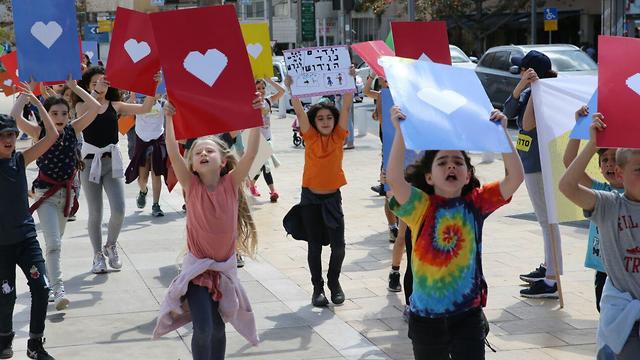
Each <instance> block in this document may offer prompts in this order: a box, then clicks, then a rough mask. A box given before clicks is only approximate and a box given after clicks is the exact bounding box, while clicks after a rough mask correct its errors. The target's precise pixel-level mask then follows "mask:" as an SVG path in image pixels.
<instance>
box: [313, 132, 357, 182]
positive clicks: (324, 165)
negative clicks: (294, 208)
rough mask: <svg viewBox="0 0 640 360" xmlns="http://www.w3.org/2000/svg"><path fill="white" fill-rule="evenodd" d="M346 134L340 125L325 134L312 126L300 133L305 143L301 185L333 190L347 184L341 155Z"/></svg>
mask: <svg viewBox="0 0 640 360" xmlns="http://www.w3.org/2000/svg"><path fill="white" fill-rule="evenodd" d="M348 134H349V132H348V131H347V130H345V129H343V128H342V127H340V125H336V127H335V128H334V129H333V132H332V133H331V134H329V135H326V136H324V135H321V134H320V133H319V132H318V130H316V129H314V128H313V127H310V128H309V130H307V132H305V133H304V134H302V137H303V138H304V145H305V148H304V173H303V175H302V187H306V188H313V189H319V190H334V189H339V188H340V187H341V186H343V185H346V184H347V179H346V178H345V177H344V171H342V155H343V152H344V150H343V146H344V140H345V139H346V138H347V135H348Z"/></svg>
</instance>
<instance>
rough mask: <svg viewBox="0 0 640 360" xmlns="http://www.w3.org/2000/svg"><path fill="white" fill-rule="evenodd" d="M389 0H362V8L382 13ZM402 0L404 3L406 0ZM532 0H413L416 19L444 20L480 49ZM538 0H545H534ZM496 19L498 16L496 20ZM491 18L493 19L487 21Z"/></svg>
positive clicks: (477, 49)
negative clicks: (488, 38) (486, 40)
mask: <svg viewBox="0 0 640 360" xmlns="http://www.w3.org/2000/svg"><path fill="white" fill-rule="evenodd" d="M391 1H392V0H363V8H364V9H371V10H372V11H373V12H374V13H375V14H377V15H380V14H382V13H383V12H384V11H385V9H386V8H387V7H388V6H389V4H390V3H391ZM399 1H402V2H403V3H404V4H405V6H406V1H407V0H399ZM531 1H532V0H415V7H416V19H417V20H446V21H447V24H448V28H449V30H452V29H454V28H458V29H460V30H462V31H463V32H465V33H466V35H467V36H469V37H470V38H472V39H473V42H474V50H475V51H476V52H477V53H478V54H479V53H482V52H483V50H484V49H483V40H484V39H485V38H486V37H487V36H489V35H490V34H492V33H494V32H496V31H497V30H498V29H500V27H502V26H503V25H504V24H506V23H508V22H509V21H512V20H513V19H514V18H515V17H516V16H517V15H518V14H519V13H520V12H521V11H522V10H524V8H525V6H526V5H527V4H529V3H531ZM537 2H538V3H540V2H544V0H542V1H541V0H537ZM495 19H498V20H497V21H495ZM489 20H492V21H489Z"/></svg>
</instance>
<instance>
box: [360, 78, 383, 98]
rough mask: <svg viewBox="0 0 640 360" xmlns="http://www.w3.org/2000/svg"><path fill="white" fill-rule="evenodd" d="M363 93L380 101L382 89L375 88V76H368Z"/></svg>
mask: <svg viewBox="0 0 640 360" xmlns="http://www.w3.org/2000/svg"><path fill="white" fill-rule="evenodd" d="M363 93H364V96H366V97H370V98H372V99H374V100H376V101H380V91H376V90H373V76H371V75H369V76H367V82H366V83H365V84H364V90H363Z"/></svg>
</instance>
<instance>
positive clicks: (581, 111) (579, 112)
mask: <svg viewBox="0 0 640 360" xmlns="http://www.w3.org/2000/svg"><path fill="white" fill-rule="evenodd" d="M587 115H589V107H588V106H587V105H582V106H581V107H580V109H578V110H576V121H578V118H580V117H581V116H587Z"/></svg>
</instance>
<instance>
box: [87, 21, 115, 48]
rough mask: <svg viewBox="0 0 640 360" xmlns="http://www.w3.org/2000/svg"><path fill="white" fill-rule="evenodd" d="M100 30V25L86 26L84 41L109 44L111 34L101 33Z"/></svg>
mask: <svg viewBox="0 0 640 360" xmlns="http://www.w3.org/2000/svg"><path fill="white" fill-rule="evenodd" d="M98 30H99V29H98V24H96V23H88V24H84V40H87V41H97V42H103V43H106V42H109V33H103V32H99V31H98Z"/></svg>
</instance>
